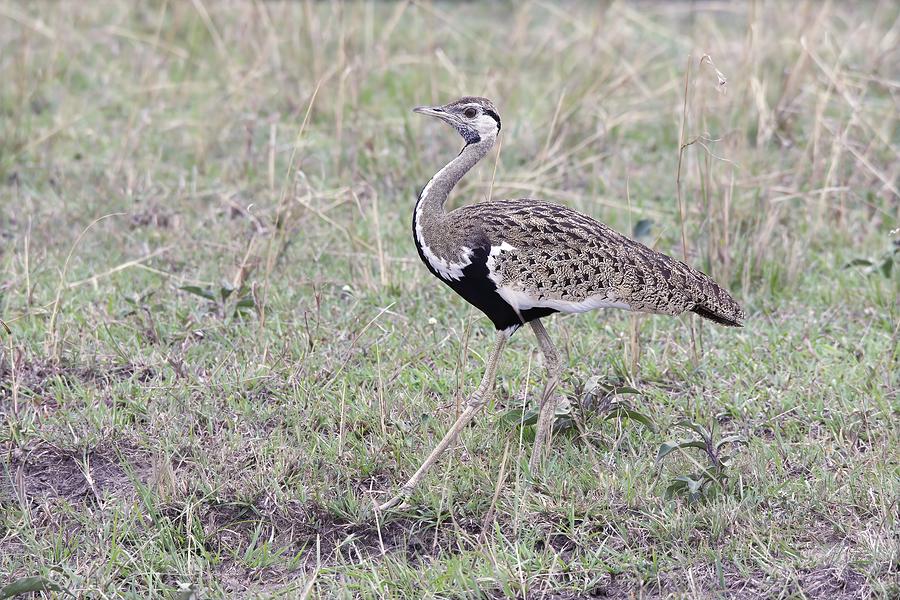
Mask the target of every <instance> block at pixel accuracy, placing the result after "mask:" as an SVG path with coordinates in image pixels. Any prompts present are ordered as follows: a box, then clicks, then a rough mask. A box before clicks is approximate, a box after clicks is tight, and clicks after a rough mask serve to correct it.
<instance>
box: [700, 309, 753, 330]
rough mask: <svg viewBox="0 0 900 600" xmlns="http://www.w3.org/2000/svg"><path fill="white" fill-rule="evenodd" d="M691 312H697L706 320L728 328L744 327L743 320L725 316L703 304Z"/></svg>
mask: <svg viewBox="0 0 900 600" xmlns="http://www.w3.org/2000/svg"><path fill="white" fill-rule="evenodd" d="M691 312H695V313H697V314H698V315H700V316H701V317H703V318H704V319H709V320H710V321H712V322H714V323H718V324H719V325H725V326H726V327H743V326H744V323H743V319H741V320H738V319H737V318H735V317H732V316H728V315H724V314H721V313H717V312H714V311H712V310H710V309H708V308H707V307H705V306H703V305H702V304H698V305H696V306H694V308H692V309H691Z"/></svg>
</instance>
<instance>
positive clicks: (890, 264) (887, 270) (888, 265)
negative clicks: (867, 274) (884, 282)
mask: <svg viewBox="0 0 900 600" xmlns="http://www.w3.org/2000/svg"><path fill="white" fill-rule="evenodd" d="M893 268H894V257H893V256H890V255H888V256H886V257H885V259H884V262H882V263H881V274H882V275H884V276H885V277H887V278H888V279H890V278H891V271H892V270H893Z"/></svg>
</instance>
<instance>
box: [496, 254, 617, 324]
mask: <svg viewBox="0 0 900 600" xmlns="http://www.w3.org/2000/svg"><path fill="white" fill-rule="evenodd" d="M515 249H516V248H515V247H514V246H511V245H510V244H508V243H506V242H503V243H502V244H500V245H499V246H491V253H490V255H488V259H487V268H488V277H489V278H490V279H491V281H493V282H494V283H495V284H496V285H497V293H498V294H499V295H500V297H501V298H503V299H504V300H506V303H507V304H509V305H510V306H511V307H512V308H513V310H515V311H516V313H518V314H519V316H520V317H521V316H522V314H521V311H523V310H528V309H529V308H552V309H554V310H558V311H559V312H561V313H582V312H587V311H589V310H594V309H595V308H623V309H625V310H631V307H630V306H628V304H626V303H624V302H622V301H620V300H615V299H611V298H609V296H608V295H606V294H597V295H595V296H591V297H590V298H585V299H584V300H581V301H579V302H575V301H572V300H554V299H553V298H537V297H536V296H534V295H533V294H530V293H528V292H525V291H523V290H517V289H514V288H512V287H510V286H508V285H503V274H502V273H500V271H498V270H497V268H496V260H495V259H496V257H497V256H498V255H499V254H500V253H501V252H507V251H509V250H515Z"/></svg>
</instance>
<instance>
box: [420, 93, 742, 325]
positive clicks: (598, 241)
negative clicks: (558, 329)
mask: <svg viewBox="0 0 900 600" xmlns="http://www.w3.org/2000/svg"><path fill="white" fill-rule="evenodd" d="M476 109H477V111H478V115H477V116H476V117H473V118H471V119H468V118H466V117H465V114H464V112H463V111H466V110H468V111H469V112H473V111H475V110H476ZM424 110H429V111H432V112H431V113H429V114H433V116H437V117H439V118H442V119H443V120H446V121H448V122H450V124H451V125H453V126H454V127H455V128H456V129H457V130H458V131H459V132H460V134H461V135H462V136H463V138H464V139H466V140H467V144H466V146H465V147H464V148H463V150H462V152H460V154H459V156H457V157H456V158H455V159H453V160H452V161H451V162H450V163H449V164H447V165H446V166H445V167H444V168H443V169H441V170H440V171H439V172H438V174H437V175H435V176H434V177H433V178H432V180H431V181H429V183H428V185H426V186H425V188H424V189H423V190H422V193H421V194H420V197H419V202H418V203H417V205H416V210H415V214H414V217H413V230H414V238H415V241H416V245H417V247H418V249H419V253H420V256H421V257H422V260H423V261H424V262H425V264H426V265H427V266H428V267H429V269H430V270H431V271H432V273H433V274H434V275H435V276H437V277H438V278H439V279H441V280H442V281H444V283H446V284H447V285H449V286H450V287H451V288H453V289H454V290H455V291H456V292H457V293H459V294H460V295H462V296H463V297H464V298H465V299H466V300H468V301H469V302H470V303H472V304H474V305H475V306H477V307H478V308H480V309H481V310H482V311H484V312H485V313H486V314H487V315H488V317H490V318H491V319H492V321H493V322H494V325H495V326H496V327H497V328H498V329H510V330H511V331H514V330H515V329H516V328H518V327H519V326H521V325H522V324H524V323H526V322H528V321H530V320H532V319H535V318H540V317H542V316H545V315H547V314H550V313H553V312H583V311H585V310H591V309H593V308H600V307H615V308H624V309H628V310H633V311H641V312H651V313H661V314H669V315H677V314H681V313H683V312H685V311H694V312H696V313H698V314H700V315H701V316H703V317H706V318H708V319H711V320H713V321H715V322H717V323H720V324H723V325H730V326H741V325H742V322H743V319H744V313H743V311H742V309H741V307H740V306H739V305H738V303H737V302H735V300H734V299H733V298H732V297H731V295H730V294H729V293H728V292H727V291H725V290H724V289H722V288H721V287H720V286H719V285H718V284H717V283H716V282H715V281H713V280H712V279H711V278H710V277H709V276H707V275H706V274H704V273H702V272H700V271H698V270H696V269H693V268H692V267H689V266H688V265H686V264H684V263H683V262H681V261H679V260H676V259H674V258H672V257H670V256H667V255H665V254H662V253H660V252H657V251H655V250H652V249H650V248H648V247H646V246H644V245H643V244H640V243H639V242H636V241H634V240H631V239H629V238H627V237H625V236H624V235H622V234H620V233H618V232H616V231H614V230H612V229H611V228H609V227H608V226H606V225H604V224H603V223H600V222H599V221H597V220H595V219H592V218H591V217H589V216H587V215H584V214H581V213H579V212H577V211H575V210H572V209H570V208H567V207H565V206H560V205H558V204H553V203H550V202H544V201H540V200H532V199H528V198H522V199H517V200H498V201H492V202H481V203H476V204H472V205H468V206H464V207H462V208H459V209H457V210H454V211H452V212H449V213H447V212H445V211H444V209H443V205H444V201H445V200H446V198H447V196H448V195H449V193H450V191H451V189H452V188H453V186H454V185H456V183H457V182H458V181H459V179H460V178H461V177H462V176H463V175H464V174H465V173H466V172H467V171H468V170H469V169H471V168H472V167H473V166H474V165H475V164H476V163H477V162H478V161H479V160H480V159H481V158H482V157H483V156H484V155H485V154H486V153H487V152H488V150H489V149H490V147H491V146H492V145H493V143H494V140H495V139H496V134H497V132H498V131H499V116H497V115H496V110H495V109H494V107H493V104H491V103H490V101H489V100H486V99H483V98H472V97H466V98H462V99H460V100H458V101H456V102H454V103H451V104H448V105H445V106H444V107H439V108H434V109H420V111H424ZM482 113H484V114H482ZM488 115H489V116H490V118H488ZM491 119H496V126H495V127H496V129H495V130H494V131H491V125H492V123H493V121H492V120H491Z"/></svg>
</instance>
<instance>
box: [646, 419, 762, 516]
mask: <svg viewBox="0 0 900 600" xmlns="http://www.w3.org/2000/svg"><path fill="white" fill-rule="evenodd" d="M674 427H681V428H684V429H687V430H690V431H692V432H694V433H695V434H697V436H698V437H697V438H693V439H687V440H682V441H680V442H674V441H668V442H663V444H662V445H661V446H660V447H659V451H658V452H657V453H656V465H657V468H658V467H659V464H660V462H662V460H663V459H664V458H665V457H667V456H668V455H669V454H671V453H672V452H674V451H676V450H686V449H687V448H697V449H699V450H703V452H704V453H705V456H706V459H707V460H706V464H705V465H704V464H703V463H702V462H700V461H697V460H694V459H693V458H690V456H689V458H690V460H691V462H692V463H693V464H694V465H695V466H696V467H697V470H696V471H693V472H691V473H686V474H682V475H678V476H677V477H675V478H674V480H673V481H672V482H671V483H670V484H669V485H668V487H666V498H672V497H674V496H686V497H687V499H688V500H690V501H692V502H695V501H697V500H701V499H703V498H708V497H710V496H711V495H712V494H713V493H715V492H716V491H718V490H722V489H724V487H725V483H726V481H727V479H728V473H727V468H728V464H729V462H730V461H731V459H732V458H734V455H728V456H725V455H723V453H722V450H723V448H724V447H725V446H727V445H728V444H732V445H734V444H738V443H746V440H745V439H744V438H743V437H742V436H740V435H729V436H725V437H723V438H722V439H720V440H718V441H714V440H713V438H714V431H713V428H711V429H706V428H705V427H703V426H702V425H700V424H698V423H694V422H693V421H688V420H682V421H679V422H678V423H676V424H675V425H674Z"/></svg>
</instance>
